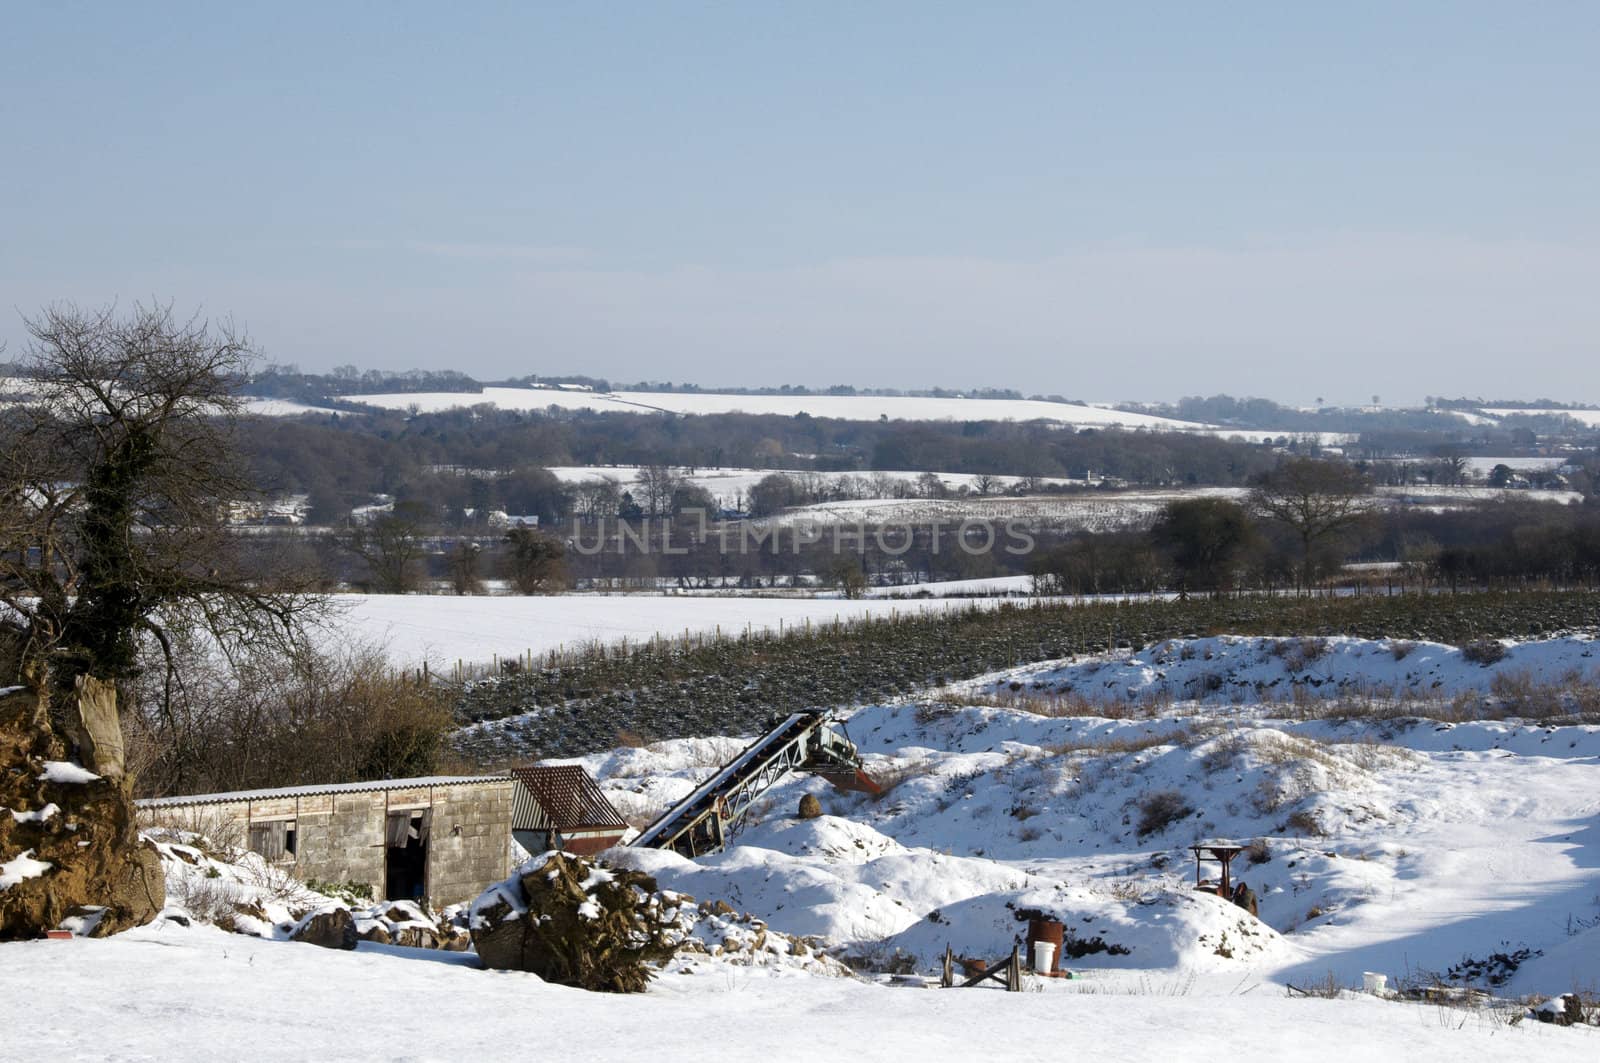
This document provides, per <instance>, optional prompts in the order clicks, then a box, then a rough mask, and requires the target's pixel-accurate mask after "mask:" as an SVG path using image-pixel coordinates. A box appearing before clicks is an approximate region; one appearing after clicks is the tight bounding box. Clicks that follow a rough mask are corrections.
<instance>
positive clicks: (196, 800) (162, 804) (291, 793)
mask: <svg viewBox="0 0 1600 1063" xmlns="http://www.w3.org/2000/svg"><path fill="white" fill-rule="evenodd" d="M510 780H511V776H509V775H425V776H422V777H420V778H416V779H372V780H369V781H367V782H342V783H323V784H321V785H316V786H280V787H276V788H274V789H267V790H233V791H230V792H228V793H220V794H189V795H186V796H182V797H149V798H145V799H144V800H142V801H136V802H134V803H135V804H136V805H138V806H139V807H140V808H176V807H179V806H182V805H212V804H218V803H220V802H223V801H261V800H266V799H269V798H274V797H313V796H319V795H321V794H357V793H370V792H372V791H375V790H416V789H420V788H421V787H424V786H471V785H475V784H488V783H497V782H509V781H510Z"/></svg>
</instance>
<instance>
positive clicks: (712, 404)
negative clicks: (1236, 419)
mask: <svg viewBox="0 0 1600 1063" xmlns="http://www.w3.org/2000/svg"><path fill="white" fill-rule="evenodd" d="M350 400H351V401H353V402H360V403H363V404H365V405H368V406H377V407H380V408H382V409H389V410H408V409H410V408H412V407H413V406H415V407H416V408H417V409H418V410H420V411H422V412H430V413H431V412H434V411H438V410H448V409H456V408H460V407H465V406H475V405H478V404H480V403H488V404H490V405H493V406H496V407H498V408H500V409H503V410H543V409H546V408H548V407H551V406H559V407H561V408H562V409H567V410H600V411H602V412H605V411H612V412H621V413H627V412H634V413H641V412H650V411H666V412H670V413H682V414H697V413H700V414H715V413H750V414H776V415H778V416H782V417H792V416H794V415H795V414H797V413H809V414H810V415H811V416H813V417H836V418H840V419H843V420H849V421H876V420H878V419H879V418H882V417H887V418H888V419H889V420H891V421H901V420H905V421H1033V420H1043V421H1054V422H1056V423H1059V424H1065V425H1073V426H1075V427H1104V426H1107V425H1121V426H1123V427H1126V428H1156V429H1161V430H1164V431H1184V430H1194V429H1203V428H1207V427H1209V426H1206V425H1200V424H1196V423H1194V422H1192V421H1178V420H1174V419H1172V418H1169V417H1153V416H1150V415H1149V414H1142V413H1124V412H1122V411H1120V410H1108V409H1105V408H1103V407H1100V406H1088V405H1075V404H1070V403H1060V402H1041V401H1037V400H1032V399H937V398H918V397H913V396H882V397H879V396H870V395H727V394H717V393H713V392H692V393H691V392H654V391H613V392H593V391H568V390H559V389H554V388H549V389H546V388H494V387H490V388H484V389H483V391H481V392H445V391H441V392H421V393H406V392H401V393H396V394H391V395H352V396H350Z"/></svg>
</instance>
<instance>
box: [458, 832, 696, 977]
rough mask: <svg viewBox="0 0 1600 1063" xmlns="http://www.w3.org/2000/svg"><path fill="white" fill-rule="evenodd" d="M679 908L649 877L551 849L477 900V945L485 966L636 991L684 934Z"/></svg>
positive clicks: (474, 912)
mask: <svg viewBox="0 0 1600 1063" xmlns="http://www.w3.org/2000/svg"><path fill="white" fill-rule="evenodd" d="M678 910H679V909H678V906H677V905H676V904H671V905H669V904H667V903H666V902H665V900H664V899H663V898H662V896H661V894H660V893H659V892H658V891H657V889H656V883H655V880H654V879H653V878H651V877H650V876H648V875H645V874H642V873H641V872H637V871H627V870H620V869H619V870H613V869H607V868H601V867H598V866H596V865H593V864H590V863H589V862H588V861H587V860H584V859H582V858H581V857H576V856H571V855H568V854H563V853H554V852H553V853H546V854H545V855H543V856H540V857H536V858H535V859H533V860H530V861H528V862H527V863H526V864H523V865H522V866H521V867H520V868H518V869H517V872H516V873H515V874H514V875H512V876H511V877H510V878H508V879H506V880H505V881H504V882H501V883H499V884H498V885H495V886H491V887H490V888H489V889H487V890H485V891H484V892H483V894H482V895H481V896H479V897H478V899H477V900H476V901H474V902H473V905H472V918H471V927H472V943H473V945H474V946H476V947H477V950H478V958H479V959H480V960H482V961H483V964H484V966H486V967H491V968H495V969H499V970H515V971H531V972H532V973H534V974H536V975H538V976H539V977H540V978H542V979H544V980H545V981H546V982H554V983H556V984H559V985H570V986H577V987H579V988H581V989H589V990H599V991H605V992H613V993H637V992H642V991H643V990H644V989H645V987H646V986H647V985H648V984H649V981H650V979H651V977H652V976H653V975H654V974H655V970H654V966H653V965H656V964H660V963H664V962H665V961H667V960H668V959H671V957H672V955H673V953H674V952H675V951H676V950H677V947H678V945H679V944H680V943H681V941H682V939H683V937H684V933H683V930H682V928H681V927H679V925H678V923H677V922H676V918H677V913H678ZM669 912H670V913H672V914H671V915H670V916H669V915H668V913H669Z"/></svg>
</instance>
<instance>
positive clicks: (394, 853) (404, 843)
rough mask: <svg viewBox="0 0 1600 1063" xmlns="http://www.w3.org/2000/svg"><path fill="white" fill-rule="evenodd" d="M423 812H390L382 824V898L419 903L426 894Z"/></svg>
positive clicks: (425, 839) (426, 834)
mask: <svg viewBox="0 0 1600 1063" xmlns="http://www.w3.org/2000/svg"><path fill="white" fill-rule="evenodd" d="M429 818H430V817H429V815H428V813H427V812H426V811H420V812H417V811H403V812H390V813H389V818H388V820H387V821H386V822H385V824H384V832H383V834H384V845H385V850H384V851H385V854H386V856H387V858H388V859H387V860H386V862H385V863H386V874H385V889H384V897H385V898H386V899H388V900H391V901H420V900H422V899H423V898H424V897H425V896H426V895H427V892H428V820H429Z"/></svg>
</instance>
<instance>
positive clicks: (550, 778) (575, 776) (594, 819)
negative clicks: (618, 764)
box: [511, 764, 628, 832]
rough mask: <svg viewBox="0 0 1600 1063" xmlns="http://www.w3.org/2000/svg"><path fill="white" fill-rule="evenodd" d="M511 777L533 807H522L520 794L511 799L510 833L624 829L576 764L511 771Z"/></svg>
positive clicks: (619, 820)
mask: <svg viewBox="0 0 1600 1063" xmlns="http://www.w3.org/2000/svg"><path fill="white" fill-rule="evenodd" d="M511 777H512V778H513V779H515V780H517V782H519V783H521V784H522V789H524V790H526V791H527V794H528V796H530V797H531V798H532V799H533V805H534V806H536V807H532V808H529V807H526V803H525V802H524V801H523V800H522V796H523V795H522V794H521V793H518V794H516V795H514V796H513V798H512V817H511V825H512V827H513V828H514V829H518V828H520V829H524V830H542V829H546V828H548V827H554V828H555V829H556V830H559V831H563V832H566V831H574V830H604V829H608V828H614V829H616V830H626V829H627V828H628V821H627V820H625V819H623V818H622V816H621V815H620V814H618V812H617V810H616V809H615V808H612V807H611V802H610V801H608V800H606V795H605V792H604V791H602V790H601V789H600V786H599V784H598V783H596V782H595V781H594V780H593V779H592V778H590V777H589V773H588V772H586V771H584V770H583V769H582V768H581V767H579V766H578V765H576V764H557V765H549V766H536V767H530V768H512V769H511Z"/></svg>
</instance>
